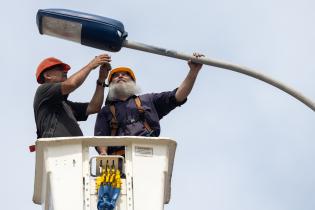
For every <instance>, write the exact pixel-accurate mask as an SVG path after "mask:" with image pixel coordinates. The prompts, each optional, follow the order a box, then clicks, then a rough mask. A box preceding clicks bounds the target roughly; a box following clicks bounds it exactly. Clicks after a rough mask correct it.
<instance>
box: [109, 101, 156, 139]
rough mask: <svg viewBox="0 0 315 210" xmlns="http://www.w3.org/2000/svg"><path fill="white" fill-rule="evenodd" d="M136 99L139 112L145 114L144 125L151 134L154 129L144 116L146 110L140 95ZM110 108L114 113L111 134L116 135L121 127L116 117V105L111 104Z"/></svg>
mask: <svg viewBox="0 0 315 210" xmlns="http://www.w3.org/2000/svg"><path fill="white" fill-rule="evenodd" d="M134 100H135V104H136V107H137V109H138V112H139V114H140V116H141V115H142V116H143V126H144V128H145V129H146V130H147V131H148V133H149V134H152V133H153V130H152V128H151V127H150V125H149V123H148V122H147V121H146V119H145V116H144V113H145V110H144V108H143V107H142V105H141V100H140V98H139V96H137V97H135V98H134ZM109 110H110V112H111V113H112V119H111V121H110V128H111V136H116V134H117V130H118V128H119V125H118V120H117V117H116V109H115V105H114V104H111V105H110V106H109Z"/></svg>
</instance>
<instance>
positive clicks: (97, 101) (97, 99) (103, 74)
mask: <svg viewBox="0 0 315 210" xmlns="http://www.w3.org/2000/svg"><path fill="white" fill-rule="evenodd" d="M111 69H112V68H111V66H110V64H109V63H104V64H103V65H102V66H101V67H100V71H99V76H98V84H97V85H96V89H95V92H94V95H93V97H92V99H91V101H90V103H89V105H88V107H87V109H86V114H87V115H90V114H94V113H97V112H99V111H100V110H101V108H102V104H103V101H104V88H105V85H104V84H105V80H106V78H107V76H108V72H109V71H110V70H111Z"/></svg>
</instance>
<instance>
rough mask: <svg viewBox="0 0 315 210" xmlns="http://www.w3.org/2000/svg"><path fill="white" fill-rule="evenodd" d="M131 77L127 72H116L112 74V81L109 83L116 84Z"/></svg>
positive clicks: (127, 80) (124, 81)
mask: <svg viewBox="0 0 315 210" xmlns="http://www.w3.org/2000/svg"><path fill="white" fill-rule="evenodd" d="M131 80H132V78H131V77H130V75H129V74H128V73H127V72H116V73H114V74H113V75H112V81H111V83H114V84H117V83H121V82H123V83H126V82H129V81H131Z"/></svg>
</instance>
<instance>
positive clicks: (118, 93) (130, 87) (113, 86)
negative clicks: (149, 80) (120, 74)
mask: <svg viewBox="0 0 315 210" xmlns="http://www.w3.org/2000/svg"><path fill="white" fill-rule="evenodd" d="M138 93H140V88H139V87H138V86H137V84H136V83H135V82H134V81H132V80H131V81H129V82H120V83H110V84H109V92H108V96H107V97H108V99H109V100H110V101H112V100H116V99H121V98H128V97H130V96H133V95H136V94H138Z"/></svg>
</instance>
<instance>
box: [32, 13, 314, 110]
mask: <svg viewBox="0 0 315 210" xmlns="http://www.w3.org/2000/svg"><path fill="white" fill-rule="evenodd" d="M36 20H37V26H38V29H39V32H40V34H46V35H49V36H54V37H58V38H61V39H66V40H69V41H74V42H78V43H81V44H82V45H86V46H89V47H93V48H97V49H101V50H106V51H111V52H118V51H119V50H120V49H121V48H122V47H126V48H131V49H135V50H140V51H144V52H149V53H154V54H158V55H163V56H168V57H173V58H177V59H182V60H192V61H194V62H197V63H202V64H205V65H209V66H215V67H218V68H223V69H227V70H231V71H235V72H238V73H242V74H245V75H247V76H250V77H253V78H256V79H259V80H261V81H264V82H266V83H268V84H270V85H273V86H274V87H277V88H279V89H280V90H282V91H284V92H286V93H288V94H290V95H291V96H293V97H294V98H296V99H297V100H299V101H301V102H302V103H304V104H305V105H306V106H308V107H309V108H311V109H312V110H313V111H315V103H314V102H313V101H311V100H310V99H308V98H306V97H305V96H303V95H302V94H301V93H299V92H297V91H296V90H294V89H292V88H290V87H288V86H287V85H285V84H283V83H281V82H279V81H276V80H274V79H272V78H270V77H267V76H265V75H263V74H261V73H259V72H257V71H255V70H253V69H250V68H247V67H243V66H238V65H235V64H231V63H226V62H222V61H217V60H213V59H209V58H198V59H197V58H195V57H194V56H191V55H188V54H184V53H179V52H176V51H174V50H167V49H163V48H160V47H155V46H151V45H147V44H143V43H139V42H134V41H128V40H126V37H127V34H128V33H127V32H126V31H125V29H124V25H123V24H122V23H121V22H120V21H117V20H113V19H110V18H106V17H102V16H98V15H92V14H88V13H83V12H77V11H72V10H66V9H45V10H38V12H37V18H36Z"/></svg>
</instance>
